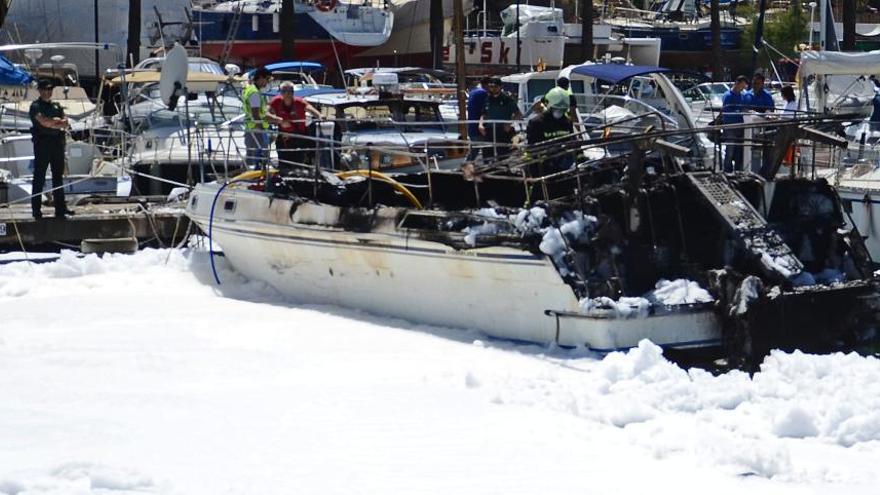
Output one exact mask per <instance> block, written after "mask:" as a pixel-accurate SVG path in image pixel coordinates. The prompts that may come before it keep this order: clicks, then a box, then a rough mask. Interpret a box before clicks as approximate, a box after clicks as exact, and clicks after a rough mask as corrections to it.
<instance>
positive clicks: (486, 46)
mask: <svg viewBox="0 0 880 495" xmlns="http://www.w3.org/2000/svg"><path fill="white" fill-rule="evenodd" d="M497 41H498V43H493V42H492V41H482V42H480V51H479V53H477V42H476V41H466V42H465V47H466V48H465V61H466V62H465V63H469V64H471V63H475V60H474V59H475V58H476V56H477V55H479V57H480V62H479V63H481V64H502V65H506V64H509V63H510V46H509V45H507V44H505V43H504V41H501V40H497ZM452 53H453V52H452V50H451V49H450V47H449V46H444V47H443V62H445V63H451V62H452V59H451V57H452Z"/></svg>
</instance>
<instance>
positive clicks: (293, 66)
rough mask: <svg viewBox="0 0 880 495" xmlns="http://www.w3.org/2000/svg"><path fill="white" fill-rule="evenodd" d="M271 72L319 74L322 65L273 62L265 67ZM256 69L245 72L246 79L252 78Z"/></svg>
mask: <svg viewBox="0 0 880 495" xmlns="http://www.w3.org/2000/svg"><path fill="white" fill-rule="evenodd" d="M266 68H267V69H269V71H271V72H276V71H285V70H294V71H299V72H320V71H322V70H324V64H320V63H318V62H296V61H292V62H275V63H274V64H269V65H267V66H266ZM255 71H256V69H251V70H249V71H248V72H247V75H248V77H250V76H252V75H253V73H254V72H255Z"/></svg>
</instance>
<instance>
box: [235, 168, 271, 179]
mask: <svg viewBox="0 0 880 495" xmlns="http://www.w3.org/2000/svg"><path fill="white" fill-rule="evenodd" d="M269 173H270V174H276V173H278V171H277V170H275V169H274V168H272V169H269ZM262 176H263V171H262V170H248V171H247V172H242V173H240V174H238V175H236V176H235V177H233V178H232V181H240V180H254V179H259V178H260V177H262ZM232 181H230V182H232Z"/></svg>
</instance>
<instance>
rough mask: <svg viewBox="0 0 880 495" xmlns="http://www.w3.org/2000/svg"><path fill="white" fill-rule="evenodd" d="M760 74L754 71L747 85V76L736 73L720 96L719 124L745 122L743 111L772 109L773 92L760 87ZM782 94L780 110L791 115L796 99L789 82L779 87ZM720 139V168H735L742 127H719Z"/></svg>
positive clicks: (739, 158) (738, 161) (740, 164)
mask: <svg viewBox="0 0 880 495" xmlns="http://www.w3.org/2000/svg"><path fill="white" fill-rule="evenodd" d="M764 82H765V79H764V74H762V73H760V72H758V73H755V75H754V76H753V77H752V81H751V88H750V89H746V88H747V87H748V86H749V78H747V77H746V76H737V78H736V81H735V82H734V84H733V87H732V88H730V90H728V91H727V92H726V93H725V94H724V97H723V99H722V106H721V115H720V120H721V123H722V124H725V125H727V124H742V123H744V122H745V120H744V119H743V116H744V115H745V114H746V113H747V112H756V113H770V112H775V111H776V104H775V103H774V102H773V96H772V95H771V94H770V93H769V92H768V91H767V90H766V89H764ZM781 94H782V98H783V100H785V107H784V108H783V109H782V113H783V114H785V115H790V116H794V115H795V113H796V112H797V100H796V99H795V94H794V89H793V88H792V87H791V86H784V87H783V88H782V91H781ZM722 140H723V142H724V143H725V144H726V150H725V153H724V165H723V167H724V171H725V172H732V171H734V170H735V169H742V167H743V146H744V144H745V131H744V129H742V128H739V129H724V130H723V131H722Z"/></svg>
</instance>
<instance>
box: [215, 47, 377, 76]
mask: <svg viewBox="0 0 880 495" xmlns="http://www.w3.org/2000/svg"><path fill="white" fill-rule="evenodd" d="M367 48H368V47H363V46H351V45H346V44H342V43H336V53H338V54H339V60H340V61H341V62H342V64H343V66H347V65H348V63H349V61H350V60H351V58H352V57H353V56H355V55H356V54H358V53H360V52H362V51H364V50H365V49H367ZM294 49H295V51H296V56H295V57H294V58H293V60H303V61H312V62H320V63H322V64H324V66H325V67H327V69H328V71H332V72H335V71H336V70H338V64H337V63H336V55H335V54H334V52H333V44H332V43H330V42H329V41H297V42H296V44H295V45H294ZM222 53H223V44H222V43H203V44H202V55H204V56H206V57H210V58H214V59H219V58H220V55H221V54H222ZM279 60H281V43H280V42H276V41H270V42H247V41H241V42H238V41H237V42H235V43H234V44H233V45H232V51H231V52H230V55H229V61H230V62H234V63H238V64H243V65H244V66H246V67H257V66H260V65H265V64H269V63H272V62H278V61H279Z"/></svg>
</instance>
